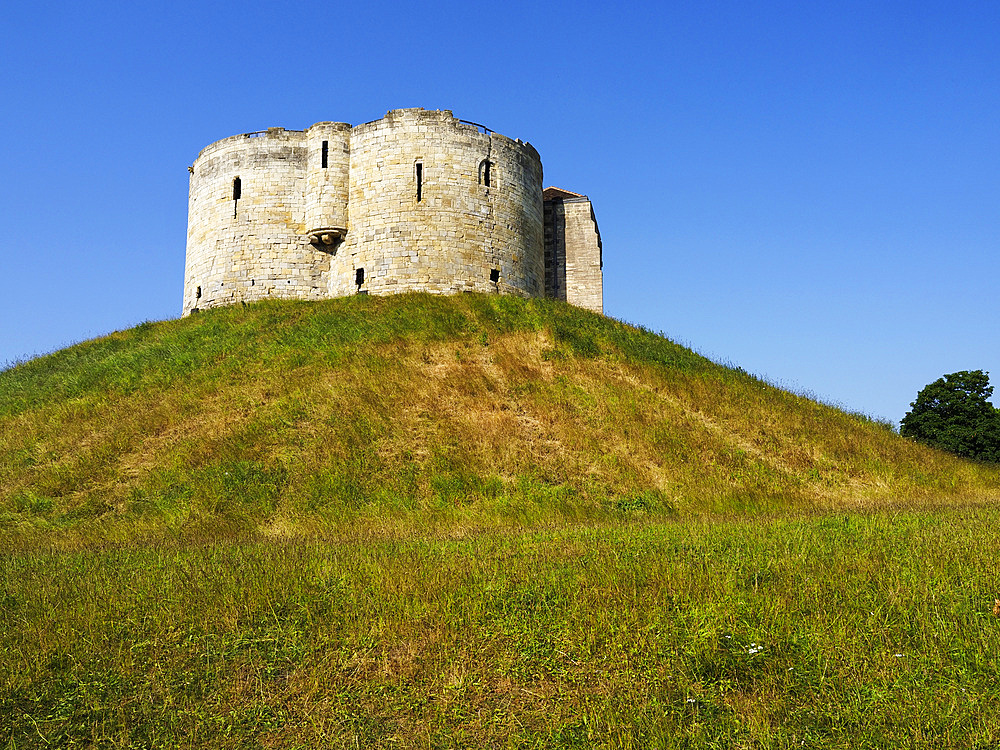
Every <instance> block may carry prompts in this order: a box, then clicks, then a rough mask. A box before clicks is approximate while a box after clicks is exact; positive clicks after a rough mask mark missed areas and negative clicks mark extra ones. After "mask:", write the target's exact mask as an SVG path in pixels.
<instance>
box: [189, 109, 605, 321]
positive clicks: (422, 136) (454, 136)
mask: <svg viewBox="0 0 1000 750" xmlns="http://www.w3.org/2000/svg"><path fill="white" fill-rule="evenodd" d="M237 179H238V180H239V197H236V194H234V181H235V180H237ZM541 185H542V165H541V161H540V160H539V157H538V153H537V152H536V151H535V149H534V148H532V146H531V145H530V144H527V143H522V142H521V141H519V140H512V139H510V138H507V137H505V136H502V135H498V134H496V133H492V132H490V131H488V130H487V129H485V128H483V127H482V126H477V125H473V124H471V123H465V122H462V121H460V120H457V119H455V118H454V117H453V116H452V114H451V112H449V111H425V110H422V109H406V110H394V111H391V112H389V113H388V114H387V115H386V116H385V117H384V118H383V119H381V120H376V121H374V122H371V123H366V124H364V125H359V126H357V127H354V128H351V126H350V125H348V124H347V123H333V122H322V123H317V124H315V125H313V126H312V127H311V128H309V129H308V130H306V131H289V130H284V129H282V128H272V129H270V130H268V131H266V132H261V133H251V134H247V135H241V136H234V137H232V138H227V139H225V140H222V141H218V142H217V143H214V144H212V145H210V146H208V147H207V148H206V149H204V150H203V151H202V152H201V154H200V155H199V157H198V159H197V160H196V161H195V163H194V165H193V166H192V167H191V187H190V204H189V219H188V245H187V264H186V268H185V284H184V310H183V311H184V314H185V315H186V314H188V313H190V312H191V311H194V310H197V309H199V308H206V307H213V306H217V305H227V304H234V303H236V302H239V301H251V300H256V299H263V298H266V297H268V296H279V297H294V298H299V299H319V298H324V297H330V296H342V295H347V294H355V293H358V292H367V293H372V294H390V293H394V292H402V291H427V292H435V293H456V292H461V291H480V292H503V293H509V294H521V295H526V296H543V295H544V294H545V293H546V290H547V278H548V276H550V275H551V274H550V273H549V271H548V269H547V268H546V249H545V248H546V246H545V232H546V229H545V227H544V220H545V219H544V209H543V200H542V188H541ZM571 195H576V194H571ZM587 205H588V206H589V202H588V204H587ZM591 216H592V215H591ZM574 226H575V225H574ZM593 227H594V230H595V231H596V223H595V224H594V225H593ZM598 241H599V240H598ZM581 247H583V246H582V245H581ZM599 252H600V250H599V246H598V253H599ZM550 255H551V254H550ZM553 257H554V256H553ZM560 257H562V258H563V259H564V260H565V259H566V258H567V257H568V256H567V255H566V253H565V252H564V253H562V255H561V256H560ZM574 257H575V256H574ZM598 271H599V261H598ZM561 273H562V276H563V277H564V278H565V277H566V273H565V272H561ZM581 278H582V277H581ZM598 278H599V277H598ZM359 282H360V283H359ZM588 283H591V284H592V282H588ZM598 293H599V290H598ZM583 296H584V298H585V299H586V300H588V304H587V305H586V306H589V307H591V309H599V308H595V307H594V294H593V292H592V291H587V292H586V293H585V294H584V295H583ZM561 298H563V299H568V297H567V296H566V295H565V294H563V295H562V297H561ZM597 299H598V300H599V299H600V298H599V294H598V297H597ZM569 301H573V300H572V299H570V300H569Z"/></svg>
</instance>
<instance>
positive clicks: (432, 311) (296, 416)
mask: <svg viewBox="0 0 1000 750" xmlns="http://www.w3.org/2000/svg"><path fill="white" fill-rule="evenodd" d="M998 476H1000V475H998V473H997V472H996V471H995V470H994V469H992V468H987V467H981V466H976V465H973V464H970V463H967V462H963V461H960V460H957V459H954V458H951V457H949V456H946V455H943V454H940V453H936V452H933V451H930V450H927V449H925V448H922V447H920V446H917V445H915V444H913V443H911V442H909V441H906V440H903V439H901V438H900V437H898V436H897V435H896V434H894V433H893V432H892V431H891V430H890V429H889V428H888V427H887V426H885V425H882V424H879V423H875V422H872V421H870V420H868V419H866V418H864V417H859V416H857V415H849V414H845V413H843V412H841V411H839V410H837V409H834V408H831V407H829V406H825V405H822V404H818V403H815V402H813V401H811V400H809V399H807V398H804V397H801V396H797V395H794V394H790V393H787V392H784V391H782V390H779V389H777V388H774V387H772V386H770V385H768V384H767V383H765V382H762V381H760V380H759V379H757V378H754V377H753V376H751V375H748V374H747V373H745V372H742V371H740V370H738V369H731V368H727V367H723V366H720V365H718V364H715V363H712V362H710V361H708V360H706V359H704V358H703V357H700V356H698V355H696V354H694V353H692V352H691V351H689V350H687V349H685V348H683V347H680V346H677V345H676V344H673V343H672V342H670V341H668V340H666V339H664V338H662V337H660V336H657V335H655V334H653V333H650V332H648V331H644V330H640V329H636V328H634V327H631V326H628V325H624V324H622V323H619V322H616V321H613V320H609V319H606V318H603V317H600V316H597V315H594V314H591V313H587V312H585V311H582V310H578V309H575V308H572V307H569V306H567V305H564V304H559V303H553V302H547V301H542V300H522V299H518V298H513V297H498V296H493V297H489V296H477V295H467V296H461V297H431V296H425V295H405V296H398V297H384V298H377V297H353V298H346V299H337V300H331V301H328V302H320V303H300V302H273V303H264V304H254V305H249V306H245V307H232V308H227V309H219V310H213V311H209V312H206V313H202V314H199V315H196V316H193V317H190V318H187V319H184V320H175V321H168V322H163V323H155V324H144V325H141V326H139V327H137V328H134V329H131V330H128V331H124V332H121V333H116V334H112V335H111V336H107V337H104V338H101V339H98V340H94V341H90V342H87V343H83V344H80V345H77V346H74V347H71V348H68V349H65V350H62V351H60V352H57V353H55V354H52V355H50V356H47V357H42V358H39V359H36V360H33V361H30V362H27V363H25V364H22V365H19V366H17V367H14V368H12V369H10V370H8V371H6V372H3V373H0V497H2V498H3V499H2V501H0V529H2V531H3V535H2V536H3V539H4V545H3V546H4V547H6V548H8V549H11V548H22V549H23V548H31V547H32V546H34V545H36V544H40V543H44V544H45V545H46V546H56V547H62V548H72V547H79V546H89V545H93V544H108V543H110V544H117V543H128V542H134V541H136V540H142V539H148V540H164V539H172V538H181V539H189V540H198V539H201V540H211V539H220V538H226V537H232V536H233V535H239V536H244V537H245V535H247V534H257V533H266V534H278V535H280V536H287V535H296V534H309V533H312V532H315V531H321V532H322V533H324V534H330V533H334V534H337V535H339V536H342V537H345V538H349V537H353V536H356V535H357V534H363V535H365V536H370V535H371V534H376V535H389V536H396V535H399V534H404V535H406V534H410V533H411V532H413V531H414V530H421V532H424V533H438V532H440V533H446V534H452V535H453V534H462V533H467V532H470V531H475V530H477V529H497V528H525V527H537V526H540V525H552V524H564V523H566V522H570V523H585V524H586V523H604V522H607V521H615V520H619V519H622V518H635V517H651V516H652V517H657V516H659V517H664V516H671V515H679V516H684V517H687V516H691V515H703V514H719V513H723V514H725V513H744V512H754V513H760V512H763V513H774V512H785V511H788V510H803V509H816V508H818V509H838V508H839V509H845V508H858V507H876V506H884V505H887V504H896V503H898V502H899V501H901V500H905V501H906V502H908V503H915V502H916V503H920V502H935V503H937V502H942V501H943V500H944V501H949V500H953V499H955V498H959V497H961V498H965V499H975V498H981V497H985V496H992V495H993V494H994V493H995V492H996V490H997V488H998V486H1000V479H998Z"/></svg>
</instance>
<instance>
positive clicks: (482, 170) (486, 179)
mask: <svg viewBox="0 0 1000 750" xmlns="http://www.w3.org/2000/svg"><path fill="white" fill-rule="evenodd" d="M479 184H480V185H482V186H483V187H490V186H491V185H492V184H493V162H491V161H490V160H489V159H483V160H482V161H481V162H479Z"/></svg>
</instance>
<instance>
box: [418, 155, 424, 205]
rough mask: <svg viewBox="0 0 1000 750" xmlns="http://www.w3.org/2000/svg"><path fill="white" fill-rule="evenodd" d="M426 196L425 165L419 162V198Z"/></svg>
mask: <svg viewBox="0 0 1000 750" xmlns="http://www.w3.org/2000/svg"><path fill="white" fill-rule="evenodd" d="M423 197H424V165H423V164H421V163H420V162H419V161H418V162H417V200H418V201H419V200H422V199H423Z"/></svg>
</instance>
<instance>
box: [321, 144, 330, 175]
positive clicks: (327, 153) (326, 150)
mask: <svg viewBox="0 0 1000 750" xmlns="http://www.w3.org/2000/svg"><path fill="white" fill-rule="evenodd" d="M329 157H330V141H323V165H322V166H323V169H326V165H327V162H328V160H329Z"/></svg>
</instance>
